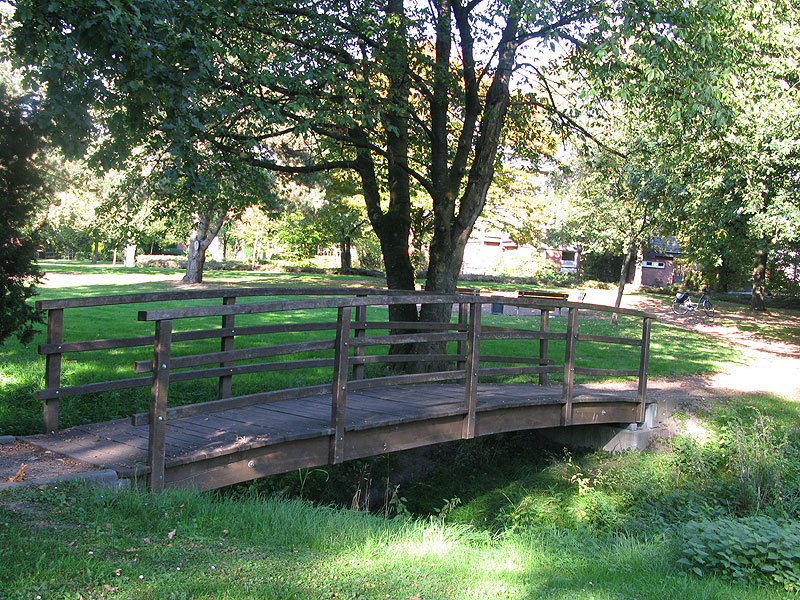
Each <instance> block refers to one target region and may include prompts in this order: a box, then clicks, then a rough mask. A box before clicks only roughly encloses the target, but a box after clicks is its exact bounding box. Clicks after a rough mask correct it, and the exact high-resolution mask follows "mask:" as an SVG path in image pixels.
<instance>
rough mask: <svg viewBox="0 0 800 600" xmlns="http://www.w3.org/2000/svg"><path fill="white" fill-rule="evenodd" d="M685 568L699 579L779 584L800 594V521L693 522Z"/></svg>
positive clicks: (688, 528)
mask: <svg viewBox="0 0 800 600" xmlns="http://www.w3.org/2000/svg"><path fill="white" fill-rule="evenodd" d="M682 554H683V556H682V558H680V559H679V561H678V562H679V563H681V564H683V565H685V566H687V567H689V568H691V569H692V571H694V572H695V573H696V574H697V575H699V576H701V577H702V576H704V575H706V574H708V573H712V572H713V573H719V574H722V575H725V576H728V577H732V578H747V579H750V580H754V581H765V582H769V583H777V584H779V585H782V586H784V588H786V589H787V590H800V522H798V521H794V520H775V519H772V518H769V517H765V516H755V517H743V518H738V519H737V518H723V519H715V520H701V521H692V522H690V523H689V524H688V525H687V526H686V534H685V540H684V547H683V551H682Z"/></svg>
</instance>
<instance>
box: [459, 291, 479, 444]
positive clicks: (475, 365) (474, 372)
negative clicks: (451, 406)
mask: <svg viewBox="0 0 800 600" xmlns="http://www.w3.org/2000/svg"><path fill="white" fill-rule="evenodd" d="M481 306H482V304H481V303H480V302H473V303H471V304H470V306H469V328H468V330H467V332H468V333H467V343H468V349H467V373H466V375H467V377H466V384H465V386H464V408H466V409H467V414H466V415H464V425H463V428H462V431H461V437H462V439H465V440H469V439H472V438H474V437H475V408H476V405H477V401H478V369H479V368H480V361H481Z"/></svg>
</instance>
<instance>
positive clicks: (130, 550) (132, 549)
mask: <svg viewBox="0 0 800 600" xmlns="http://www.w3.org/2000/svg"><path fill="white" fill-rule="evenodd" d="M138 551H139V549H138V548H128V549H126V550H125V552H138Z"/></svg>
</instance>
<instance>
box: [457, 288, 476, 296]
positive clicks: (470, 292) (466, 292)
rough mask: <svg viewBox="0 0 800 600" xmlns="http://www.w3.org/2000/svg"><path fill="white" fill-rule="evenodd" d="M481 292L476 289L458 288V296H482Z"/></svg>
mask: <svg viewBox="0 0 800 600" xmlns="http://www.w3.org/2000/svg"><path fill="white" fill-rule="evenodd" d="M480 293H481V292H480V290H478V289H476V288H466V287H457V288H456V294H461V295H462V296H480Z"/></svg>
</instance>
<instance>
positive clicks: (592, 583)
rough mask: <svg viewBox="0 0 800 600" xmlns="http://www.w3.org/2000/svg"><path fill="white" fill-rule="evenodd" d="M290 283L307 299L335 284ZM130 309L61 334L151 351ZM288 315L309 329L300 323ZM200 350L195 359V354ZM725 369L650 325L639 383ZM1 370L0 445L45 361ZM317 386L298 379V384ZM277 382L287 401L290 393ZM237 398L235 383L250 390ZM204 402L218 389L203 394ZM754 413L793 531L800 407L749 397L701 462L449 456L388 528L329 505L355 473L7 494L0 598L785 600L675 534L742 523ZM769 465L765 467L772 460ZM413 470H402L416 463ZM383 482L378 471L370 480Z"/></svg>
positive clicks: (696, 453) (597, 350) (503, 452)
mask: <svg viewBox="0 0 800 600" xmlns="http://www.w3.org/2000/svg"><path fill="white" fill-rule="evenodd" d="M148 273H151V271H148ZM226 275H228V274H227V273H225V274H222V276H226ZM262 277H263V276H260V275H253V274H248V275H247V276H246V278H247V283H248V284H253V283H257V282H259V281H265V280H270V281H276V280H278V281H281V284H282V285H283V284H285V285H292V284H294V285H298V283H296V282H286V281H285V280H282V279H281V277H282V276H276V279H273V278H271V277H263V278H262ZM250 278H252V279H250ZM303 278H304V280H303V283H302V284H301V285H309V284H311V283H313V282H331V281H332V279H331V278H329V277H316V276H303ZM165 285H166V284H159V283H147V284H141V285H139V284H137V285H134V286H125V285H120V286H111V285H104V286H93V287H92V288H91V290H76V289H75V288H71V289H57V288H46V289H43V294H42V296H43V297H50V298H53V297H66V296H69V295H73V294H75V295H78V294H81V293H87V292H90V293H96V294H104V293H124V292H127V291H154V290H158V289H164V286H165ZM136 310H137V308H136V307H117V308H112V309H109V308H106V309H97V310H95V309H91V311H87V313H86V316H84V317H81V316H79V315H80V312H81V311H73V312H74V314H75V316H74V317H72V316H69V313H68V320H67V321H66V322H67V324H68V327H69V328H70V329H69V336H72V339H89V338H91V337H93V336H96V335H100V336H102V337H105V336H106V335H107V334H106V333H104V332H106V331H107V330H109V329H112V330H113V331H114V332H115V335H144V333H142V331H143V330H140V329H139V328H140V327H144V328H145V329H146V328H147V327H152V325H149V326H148V325H141V324H139V323H138V322H137V321H136V319H135V315H136ZM329 316H330V315H329ZM259 318H262V319H263V318H264V317H259ZM299 318H302V319H312V318H313V319H314V320H319V317H318V316H315V317H312V316H311V315H307V314H306V315H300V316H299ZM376 318H377V316H376ZM537 320H538V319H537ZM551 321H552V322H551V328H552V329H553V330H554V331H563V330H564V328H565V323H564V319H563V318H559V317H556V318H553V319H552V320H551ZM485 322H486V324H491V325H501V326H532V327H535V324H534V323H535V322H531V321H526V320H525V319H522V318H518V317H512V316H487V317H486V319H485ZM237 323H238V321H237ZM244 323H245V319H244V318H243V319H242V324H244ZM210 324H213V322H212V321H208V322H207V323H206V325H210ZM639 328H640V324H639V323H638V321H637V320H635V319H622V321H621V324H620V327H619V328H618V329H612V328H611V327H610V325H609V324H608V321H607V319H593V320H586V321H585V322H583V324H582V329H581V332H582V333H591V334H598V335H620V336H630V337H637V336H638V335H639V331H640V330H639ZM147 333H149V331H147ZM286 339H288V338H286ZM202 344H203V343H201V345H200V346H197V347H193V348H191V350H192V351H195V350H197V349H198V348H205V346H202ZM238 344H239V341H238V340H237V347H238ZM492 344H495V345H496V346H495V347H494V348H493V347H492ZM211 345H212V346H213V343H211ZM584 345H585V346H586V347H585V348H584V347H582V346H584ZM209 348H210V349H214V348H212V347H211V346H210V347H209ZM186 351H188V349H186ZM537 351H538V342H533V343H520V342H492V343H487V348H485V349H484V352H485V353H497V354H501V353H504V352H507V353H512V354H524V353H529V355H531V356H533V355H535V354H536V352H537ZM559 351H561V352H563V345H562V347H561V348H559V347H558V344H556V343H555V342H551V353H553V354H554V355H557V353H558V352H559ZM130 352H132V351H120V352H118V353H113V354H111V353H105V355H102V354H101V355H100V356H96V357H94V358H92V357H88V356H87V358H89V359H90V360H89V361H88V363H87V365H85V366H81V365H82V363H83V360H82V361H81V363H66V365H65V366H66V367H67V368H66V371H65V379H66V378H69V380H70V382H73V383H74V382H78V381H82V380H91V379H92V378H93V377H95V376H97V374H98V373H100V374H103V373H109V372H114V373H116V374H117V375H119V376H121V377H124V376H129V369H130V365H131V363H132V361H133V360H134V358H138V357H136V356H134V355H133V354H130ZM144 352H146V350H144ZM579 355H580V356H581V357H582V358H581V361H586V363H585V364H587V366H589V365H592V366H596V362H595V361H604V363H605V364H608V365H609V366H614V367H618V368H630V365H631V364H632V363H635V362H636V361H637V360H638V351H637V349H636V348H627V349H626V348H625V347H618V346H613V347H604V346H603V345H602V344H584V343H580V344H579ZM82 358H83V357H82ZM145 358H148V357H145ZM738 359H739V357H738V355H737V354H736V352H734V351H733V350H732V349H731V348H730V347H728V346H726V345H725V344H722V343H720V342H717V341H714V340H713V339H711V338H709V337H704V336H702V335H700V334H694V333H688V332H686V331H683V330H676V329H672V328H669V327H666V326H662V325H660V324H655V325H654V328H653V335H652V346H651V362H650V367H651V369H650V373H651V376H654V377H655V376H679V375H681V374H685V373H695V372H709V371H713V370H716V369H719V368H720V367H721V366H722V365H723V364H724V363H725V362H727V361H730V360H738ZM0 363H1V364H0V386H2V387H0V398H2V400H0V432H5V431H7V430H14V428H15V427H19V423H23V424H24V427H28V428H30V429H32V430H37V429H38V427H39V420H40V418H41V417H40V407H39V406H38V405H37V403H36V402H35V400H33V394H34V390H35V389H36V388H37V387H38V386H39V385H40V384H41V379H42V373H43V363H42V361H41V359H39V358H38V355H36V354H35V344H33V345H31V346H30V347H28V348H24V347H21V346H19V345H18V344H16V343H15V342H9V343H7V344H6V345H5V346H3V347H2V348H0ZM593 363H594V364H593ZM579 364H582V363H579ZM314 376H316V375H314V374H313V373H312V374H310V375H309V374H306V379H304V381H310V380H311V379H313V377H314ZM280 377H284V376H280ZM275 384H280V385H282V386H284V387H285V385H286V381H285V380H282V381H276V382H275ZM193 385H197V384H193ZM240 385H244V386H246V385H248V383H247V380H246V379H244V380H243V383H242V384H240ZM208 387H209V388H213V387H214V385H213V382H211V383H210V384H209V386H208ZM143 392H144V396H145V399H144V401H143V406H146V395H147V394H146V390H143ZM180 393H181V394H182V395H183V397H184V399H187V400H191V399H192V398H193V397H194V396H196V397H197V398H202V399H206V398H207V396H206V394H208V393H213V389H205V388H204V387H203V386H202V385H198V386H197V387H192V386H187V387H186V388H185V389H184V390H183V391H182V392H180ZM10 398H17V399H18V403H17V404H15V403H14V402H13V401H10ZM135 402H139V400H136V399H132V398H127V397H125V395H124V394H120V395H119V397H115V396H114V395H113V394H107V395H105V396H103V397H102V398H89V399H83V400H79V399H70V400H65V401H63V402H62V410H63V412H64V413H65V420H67V419H72V420H75V421H78V422H79V421H80V420H81V419H88V420H97V419H98V418H99V417H102V415H103V414H111V413H112V412H113V411H119V412H120V413H123V414H129V413H130V412H132V409H134V408H135V406H134V405H135ZM26 411H28V413H26ZM103 411H106V412H105V413H104V412H103ZM26 414H29V416H28V417H26V416H25V415H26ZM765 416H766V417H769V419H771V420H772V421H771V422H774V424H775V427H776V431H777V432H778V433H777V434H775V435H778V438H779V437H780V435H784V434H785V435H786V436H787V439H789V441H790V443H789V445H788V446H786V447H785V448H784V447H783V446H781V445H780V444H777V445H774V446H773V447H774V448H776V449H777V450H780V452H783V454H781V455H780V456H779V458H780V460H781V461H784V462H781V463H780V464H781V465H784V466H785V469H784V471H785V472H786V474H787V475H786V476H785V477H783V478H781V479H780V481H777V482H776V481H773V482H772V483H773V485H777V484H780V489H779V492H780V493H779V494H775V495H774V496H773V498H774V499H775V500H774V502H776V503H778V504H774V505H771V506H770V507H768V509H764V512H765V513H768V514H773V513H781V511H784V512H785V511H789V512H790V513H791V515H792V516H796V515H797V514H798V507H800V503H798V502H796V501H795V499H796V498H797V497H800V493H798V490H800V480H798V479H799V478H798V476H797V473H798V472H800V470H799V469H798V468H797V465H798V464H800V452H798V451H797V448H800V435H798V433H797V427H796V423H797V422H798V417H800V403H797V402H794V401H791V400H790V399H783V398H777V397H774V396H766V395H760V396H746V397H740V398H732V399H729V400H728V401H727V402H726V403H724V404H721V405H714V406H710V407H709V408H708V410H706V411H705V412H703V413H701V414H700V415H699V418H700V419H701V420H702V422H703V423H704V424H705V426H706V427H707V428H709V430H711V431H712V433H713V435H712V436H711V438H710V439H711V442H710V443H705V445H703V444H702V443H700V442H697V441H694V440H692V439H690V438H687V437H680V438H677V439H676V441H675V442H673V443H671V444H668V445H667V446H666V448H665V449H664V450H663V451H661V452H629V453H624V454H621V455H615V456H608V455H606V454H603V453H600V452H593V453H578V452H573V453H567V454H565V453H564V452H563V450H561V449H560V448H557V447H554V446H548V445H546V444H545V443H544V442H543V441H542V440H541V439H540V438H538V436H537V434H536V433H535V432H527V433H519V434H506V435H501V436H493V437H491V438H478V439H475V440H470V441H468V442H459V443H454V444H448V445H445V446H443V447H442V450H437V452H438V454H436V455H435V458H434V460H435V462H436V463H437V464H438V467H437V468H435V469H434V470H433V472H432V473H431V474H429V475H428V476H426V477H425V478H423V479H418V480H415V481H412V482H410V483H408V484H405V485H404V487H403V489H401V490H400V498H399V502H398V503H397V504H395V505H394V506H393V509H394V511H395V512H398V511H399V512H400V513H401V514H403V515H410V514H413V515H416V516H415V517H410V516H405V517H403V518H401V517H395V518H391V519H384V518H381V517H379V516H376V515H372V514H369V513H366V512H363V511H352V510H342V509H336V508H333V505H332V504H331V502H333V501H334V500H333V494H332V489H333V488H335V487H337V486H338V487H339V488H340V489H341V490H345V492H346V493H345V497H346V496H347V493H349V494H350V495H351V496H352V492H353V487H355V485H356V483H355V480H356V479H357V478H358V477H360V476H361V475H363V473H364V468H362V467H361V466H359V464H356V462H355V461H353V462H350V463H345V464H344V465H340V466H337V467H328V468H326V469H325V470H323V469H313V470H310V471H305V472H299V473H290V474H286V475H284V476H278V477H276V478H270V479H269V480H266V481H262V482H255V483H252V484H249V485H242V486H238V487H236V488H234V489H230V490H226V491H221V492H214V493H204V494H198V493H192V492H168V493H165V494H161V495H149V494H146V493H141V492H137V491H135V490H129V491H123V492H121V493H113V492H108V491H100V490H90V489H87V488H84V487H81V486H78V485H74V484H66V485H65V484H61V485H59V486H57V487H50V488H42V489H40V488H24V489H17V490H7V491H2V492H0V598H9V599H17V598H19V599H22V598H25V599H29V598H37V597H41V598H42V599H46V598H57V599H67V600H69V599H75V600H77V599H78V598H109V599H124V598H137V599H139V598H143V599H150V598H152V599H162V598H163V599H175V600H178V599H194V598H198V599H206V598H208V599H210V598H215V599H230V600H234V599H236V600H238V599H249V598H264V599H275V600H280V599H294V598H297V599H300V598H326V599H327V598H366V599H373V598H374V599H378V598H395V599H405V600H421V599H426V600H427V599H434V598H435V599H454V600H461V599H486V598H492V599H494V598H498V599H508V600H528V599H540V598H541V599H545V600H673V599H674V598H681V599H684V600H734V599H737V600H738V599H742V600H778V599H784V598H789V597H794V596H792V595H791V593H789V592H786V591H784V590H782V589H780V588H777V587H762V586H760V585H758V584H756V583H753V582H749V583H748V582H744V581H741V580H736V581H735V580H730V579H726V578H723V577H720V576H716V575H713V574H706V575H705V576H703V577H698V576H697V575H695V574H693V573H691V572H690V571H688V570H686V569H685V568H683V567H681V566H680V564H679V563H678V562H677V561H678V559H679V558H680V556H681V549H682V547H683V543H682V539H683V538H682V536H683V525H684V524H685V523H686V522H687V521H689V520H691V519H693V518H697V517H698V516H706V517H708V518H715V517H718V516H727V515H736V514H749V513H748V511H751V510H752V509H751V508H748V506H747V505H746V504H744V503H743V501H742V498H743V497H744V496H743V495H742V494H741V492H742V485H743V484H741V482H738V483H737V479H736V476H735V475H736V473H737V472H739V471H737V469H738V465H737V464H735V463H734V462H733V459H732V453H731V448H733V447H734V446H733V445H732V441H731V440H733V439H734V436H735V435H743V436H744V437H743V440H744V442H747V440H748V439H757V436H759V435H761V437H762V439H764V432H759V431H757V430H756V429H755V427H756V426H757V425H758V424H759V423H762V422H763V421H764V420H763V419H762V418H761V417H765ZM25 419H27V421H26V420H25ZM737 432H739V433H737ZM741 432H745V433H744V434H741ZM771 435H772V434H771ZM747 436H754V437H752V438H748V437H747ZM778 438H776V439H778ZM767 448H768V451H769V448H770V447H769V446H767ZM778 454H779V453H778V452H775V453H773V454H772V455H770V456H771V457H772V458H773V459H775V457H776V456H778ZM394 456H395V455H390V456H387V457H381V458H377V459H374V461H378V462H379V461H386V465H387V467H388V464H389V461H394V460H395V458H394ZM409 456H410V460H412V461H413V460H414V455H409ZM770 456H767V458H770ZM376 464H377V463H376ZM379 466H380V465H378V466H376V467H374V468H373V471H372V472H373V473H379V472H382V471H381V470H380V468H378V467H379ZM376 477H377V475H376ZM381 477H382V476H381ZM290 480H291V481H292V485H293V486H294V489H295V491H297V490H298V488H299V493H300V494H301V495H304V496H305V497H306V498H316V499H317V505H312V504H311V503H310V502H309V501H302V500H297V499H290V498H289V497H288V496H287V495H286V494H287V493H288V492H287V490H288V489H289V488H290V487H292V486H290V485H287V482H288V481H290ZM348 486H350V487H348ZM256 489H261V490H273V493H272V494H266V493H264V492H263V491H262V492H261V493H257V492H254V491H253V490H256ZM326 492H327V493H328V496H326V495H325V493H326ZM340 495H341V494H340ZM345 499H346V498H345Z"/></svg>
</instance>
